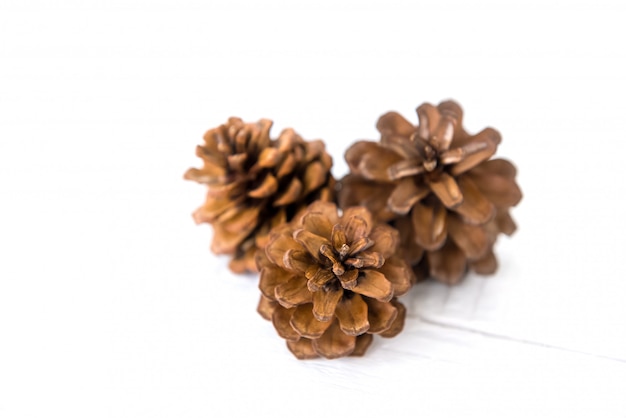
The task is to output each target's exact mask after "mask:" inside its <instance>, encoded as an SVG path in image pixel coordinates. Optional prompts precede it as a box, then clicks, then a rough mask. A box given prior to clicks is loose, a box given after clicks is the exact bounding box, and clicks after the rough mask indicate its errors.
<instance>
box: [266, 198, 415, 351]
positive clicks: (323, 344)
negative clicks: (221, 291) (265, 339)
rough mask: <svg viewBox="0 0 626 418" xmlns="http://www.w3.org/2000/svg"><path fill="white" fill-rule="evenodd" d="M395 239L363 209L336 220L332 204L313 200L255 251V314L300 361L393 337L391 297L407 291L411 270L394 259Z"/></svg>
mask: <svg viewBox="0 0 626 418" xmlns="http://www.w3.org/2000/svg"><path fill="white" fill-rule="evenodd" d="M398 240H399V235H398V232H397V231H396V230H395V229H393V228H392V227H390V226H389V225H386V224H375V223H374V222H373V220H372V216H371V214H370V212H369V211H368V210H367V209H365V208H362V207H353V208H348V209H346V210H345V211H344V212H343V216H339V214H338V213H337V207H336V206H335V204H333V203H328V202H315V203H313V204H312V205H310V206H309V208H308V209H307V210H306V211H305V212H304V213H303V215H302V216H301V217H299V218H298V219H296V220H294V221H293V222H291V223H290V224H285V225H282V226H279V227H277V228H276V229H274V231H273V232H272V234H271V238H270V242H269V244H268V245H267V247H266V248H265V252H262V251H259V253H258V254H257V262H258V265H259V269H260V270H261V278H260V282H259V288H260V289H261V292H262V296H261V301H260V303H259V307H258V311H259V313H260V314H261V315H262V316H263V317H264V318H265V319H268V320H271V321H272V322H273V324H274V327H275V328H276V331H277V332H278V334H279V335H280V336H281V337H282V338H284V339H286V340H287V346H288V347H289V350H291V352H292V353H293V354H294V355H295V356H296V357H297V358H299V359H307V358H314V357H318V356H323V357H326V358H338V357H342V356H347V355H363V354H364V353H365V351H366V350H367V348H368V346H369V344H370V343H371V341H372V334H379V335H381V336H383V337H393V336H395V335H397V334H398V333H399V332H400V331H401V330H402V326H403V324H404V316H405V312H406V311H405V308H404V306H403V305H402V304H401V303H400V302H398V300H397V299H396V298H395V296H400V295H402V294H404V293H406V292H407V291H408V290H409V288H410V287H411V281H412V271H411V268H410V267H409V266H408V264H406V262H405V261H404V260H403V259H402V257H398V256H396V255H395V252H396V247H397V245H398Z"/></svg>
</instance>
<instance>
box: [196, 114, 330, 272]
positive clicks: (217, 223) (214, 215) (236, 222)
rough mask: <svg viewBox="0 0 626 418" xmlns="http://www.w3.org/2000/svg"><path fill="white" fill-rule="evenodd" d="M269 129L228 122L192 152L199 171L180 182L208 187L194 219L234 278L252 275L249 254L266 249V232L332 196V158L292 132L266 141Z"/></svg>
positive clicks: (267, 123) (266, 123)
mask: <svg viewBox="0 0 626 418" xmlns="http://www.w3.org/2000/svg"><path fill="white" fill-rule="evenodd" d="M271 126H272V121H270V120H267V119H261V120H260V121H259V122H257V123H244V122H243V121H242V120H241V119H239V118H230V119H228V122H227V123H226V124H224V125H221V126H219V127H217V128H214V129H211V130H209V131H208V132H207V133H206V134H205V135H204V145H200V146H198V147H197V148H196V154H197V155H198V157H200V158H202V160H203V162H204V166H203V167H202V168H201V169H196V168H191V169H189V170H188V171H187V172H186V173H185V179H188V180H194V181H196V182H198V183H203V184H206V185H207V186H208V193H207V198H206V201H205V203H204V205H203V206H201V207H200V208H198V210H196V212H195V213H194V219H195V221H196V222H197V223H202V222H207V223H210V224H212V226H213V230H214V235H213V242H212V244H211V249H212V251H213V252H214V253H216V254H231V255H233V259H232V260H231V262H230V268H231V270H232V271H234V272H237V273H241V272H244V271H246V270H249V271H254V270H256V263H255V261H254V254H255V252H256V249H257V247H260V248H262V247H263V246H265V245H266V244H267V241H268V237H269V231H270V230H271V229H272V227H274V226H276V225H280V224H282V223H285V222H287V221H289V220H291V219H292V218H293V217H294V216H295V215H296V214H297V213H298V211H300V210H303V209H304V208H306V206H307V205H308V204H309V203H311V202H313V201H315V200H318V199H320V200H333V197H334V185H335V180H334V178H333V177H332V175H331V174H330V168H331V166H332V159H331V157H330V155H328V153H326V150H325V146H324V143H323V142H322V141H321V140H316V141H304V140H303V139H302V138H301V137H300V136H299V135H298V134H296V133H295V132H294V131H293V129H285V130H284V131H283V132H282V133H281V134H280V136H279V137H278V139H276V140H271V139H270V136H269V131H270V128H271Z"/></svg>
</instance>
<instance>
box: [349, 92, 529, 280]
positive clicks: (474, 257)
mask: <svg viewBox="0 0 626 418" xmlns="http://www.w3.org/2000/svg"><path fill="white" fill-rule="evenodd" d="M417 115H418V119H419V125H418V126H417V127H416V126H413V125H412V124H411V123H410V122H408V121H407V120H406V119H405V118H403V117H402V116H401V115H399V114H398V113H395V112H390V113H387V114H385V115H383V116H381V118H380V119H379V120H378V124H377V128H378V130H379V132H380V133H381V141H380V143H375V142H367V141H360V142H357V143H355V144H354V145H353V146H352V147H350V149H348V151H347V152H346V155H345V157H346V161H347V162H348V165H349V167H350V174H349V175H348V176H346V177H345V178H344V179H343V180H342V190H341V192H340V195H339V202H340V206H342V207H348V206H353V205H364V206H366V207H368V208H369V209H370V210H371V211H372V212H373V213H374V215H375V217H376V218H377V219H378V220H381V221H388V222H391V223H392V224H393V225H395V226H396V227H397V228H398V230H400V231H401V241H402V249H403V251H404V254H405V256H406V258H407V260H408V261H409V263H410V264H411V265H413V266H414V268H415V273H416V275H417V276H433V277H435V278H436V279H438V280H441V281H443V282H446V283H449V284H454V283H457V282H458V281H459V280H460V279H461V278H462V277H463V276H464V275H465V273H466V272H467V270H468V269H469V268H471V269H473V270H474V271H475V272H477V273H480V274H491V273H493V272H495V270H496V269H497V262H496V258H495V256H494V253H493V245H494V243H495V241H496V238H497V236H498V235H499V234H500V233H504V234H507V235H510V234H512V233H513V232H514V231H515V229H516V226H515V223H514V222H513V219H512V218H511V216H510V215H509V209H510V208H511V207H512V206H515V205H517V203H519V201H520V199H521V198H522V194H521V191H520V189H519V187H518V186H517V184H516V183H515V176H516V169H515V167H514V166H513V165H512V164H511V163H510V162H508V161H506V160H503V159H494V160H489V159H490V158H491V157H492V156H493V155H494V153H495V152H496V148H497V146H498V144H499V143H500V134H499V133H498V132H497V131H496V130H494V129H492V128H487V129H484V130H483V131H481V132H479V133H478V134H476V135H469V134H468V133H467V132H465V130H464V129H463V127H462V118H463V112H462V110H461V108H460V107H459V105H458V104H456V103H454V102H452V101H447V102H443V103H441V104H439V106H437V107H435V106H433V105H431V104H428V103H427V104H423V105H421V106H419V107H418V108H417Z"/></svg>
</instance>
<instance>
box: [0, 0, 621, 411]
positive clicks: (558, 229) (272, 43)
mask: <svg viewBox="0 0 626 418" xmlns="http://www.w3.org/2000/svg"><path fill="white" fill-rule="evenodd" d="M56 3H57V5H56V6H54V7H52V6H48V5H47V3H46V2H34V1H0V63H1V65H0V202H1V203H0V254H1V258H0V417H2V418H5V417H6V418H17V417H64V418H70V417H132V418H139V417H207V416H208V417H221V416H274V417H286V416H295V417H300V416H304V417H306V416H342V415H343V416H374V413H379V414H385V416H423V417H445V416H464V417H466V416H480V417H487V416H493V417H503V416H506V417H511V416H520V417H528V416H549V417H563V416H567V417H572V416H585V417H587V416H599V417H600V416H601V417H624V416H626V395H625V394H626V304H625V303H624V297H625V295H626V280H625V277H626V268H625V267H624V264H623V251H624V233H625V225H624V217H623V215H622V214H623V211H624V209H623V207H624V205H623V199H622V195H623V192H624V184H623V181H624V180H623V179H624V174H626V173H625V170H624V168H623V167H624V151H626V146H625V143H626V141H625V140H624V136H625V135H626V132H625V129H624V118H625V115H626V105H625V102H624V95H625V94H626V64H625V60H624V59H625V58H626V49H625V48H624V39H626V29H625V27H624V24H623V22H624V19H625V18H626V13H625V10H624V5H623V3H622V2H618V1H615V2H609V1H593V2H592V1H582V0H580V1H570V2H562V1H523V2H522V1H519V2H500V1H498V2H496V1H481V2H461V1H445V2H432V3H430V4H429V3H426V2H409V1H406V2H386V3H384V5H383V3H382V2H381V3H376V2H373V1H360V2H357V1H350V2H343V3H335V2H333V3H330V2H323V1H322V2H312V1H306V2H288V1H273V2H252V1H249V2H245V1H243V0H239V1H225V0H224V1H216V2H201V1H195V2H194V1H181V2H166V1H151V2H149V1H130V2H128V1H124V2H122V1H110V2H96V1H91V2H88V1H78V0H76V1H62V2H56ZM470 3H472V4H470ZM446 98H455V99H456V100H458V101H459V102H460V103H461V104H462V105H463V107H464V108H465V115H466V117H465V123H466V125H467V127H468V129H469V130H471V131H477V130H479V129H481V128H482V127H484V126H487V125H491V126H494V127H496V128H497V129H499V130H500V131H501V133H502V134H503V137H504V142H503V144H502V146H501V147H500V149H499V155H501V156H504V157H506V158H510V159H511V160H513V161H514V162H515V163H516V165H517V166H518V168H519V179H518V180H519V183H520V185H521V186H522V189H523V191H524V194H525V198H524V200H523V201H522V203H521V205H520V206H519V207H518V208H517V209H515V211H514V213H513V215H514V217H515V218H516V220H517V222H518V224H519V226H520V229H519V232H518V233H517V234H516V235H515V236H514V237H513V238H512V239H503V240H502V241H501V242H500V243H499V245H498V252H499V256H500V264H501V267H500V270H499V272H498V274H497V275H496V276H494V277H491V278H488V279H484V278H479V277H473V276H472V277H469V278H468V280H467V281H466V282H464V284H463V285H462V286H459V287H456V288H454V289H449V288H447V287H445V286H442V285H439V284H435V283H432V284H427V285H422V286H419V287H417V288H415V289H414V290H413V291H412V292H411V293H410V294H409V295H407V296H406V297H404V298H403V300H404V301H405V302H406V303H407V305H408V306H409V318H407V322H406V329H405V331H404V333H402V334H401V335H400V336H398V337H397V338H395V339H392V340H383V339H378V340H376V341H375V343H374V344H373V346H372V347H371V348H370V350H369V352H368V354H367V356H366V357H364V358H358V359H356V358H350V359H342V360H335V361H323V360H319V361H317V360H316V361H308V362H299V361H296V360H295V359H294V358H292V356H291V355H290V354H289V353H288V351H287V350H286V348H285V347H284V342H283V341H281V340H280V339H279V338H278V336H277V335H275V332H274V331H273V329H272V326H271V324H270V323H268V322H265V321H263V320H262V319H261V318H260V317H259V316H258V315H257V314H256V312H255V308H256V301H257V298H258V290H257V289H256V283H255V279H254V278H253V277H234V276H231V274H230V273H229V272H228V271H227V269H226V260H225V259H222V258H216V257H214V256H212V255H211V254H210V253H209V252H208V250H207V248H208V245H209V239H210V232H209V231H210V230H209V228H208V227H207V226H201V227H196V226H195V225H194V224H193V222H192V220H191V217H190V213H191V211H192V210H193V209H194V208H195V207H197V206H198V205H199V204H200V203H201V201H202V199H203V197H204V196H203V194H204V191H203V190H202V188H201V187H200V186H198V185H196V184H193V183H190V182H187V183H186V182H183V180H182V174H183V172H184V171H185V169H186V168H188V167H190V166H197V165H198V164H199V161H198V160H197V159H196V158H195V157H194V155H193V152H194V147H195V145H196V144H197V143H199V141H200V140H201V137H202V134H203V133H204V131H205V130H206V129H208V128H210V127H213V126H216V125H218V124H220V123H222V122H223V121H225V120H226V118H227V117H228V116H231V115H238V116H241V117H243V118H244V119H246V120H256V119H257V118H260V117H270V118H273V119H274V120H275V122H276V125H275V127H274V130H273V132H274V134H277V133H278V132H279V131H280V129H282V128H283V127H286V126H293V127H294V128H295V129H296V130H297V131H298V132H300V133H301V134H302V135H303V136H305V137H306V138H309V139H313V138H318V137H319V138H324V139H325V140H326V142H327V144H328V148H329V149H330V151H331V153H332V155H333V156H334V159H335V168H334V173H335V174H336V175H337V176H341V175H342V174H344V173H345V172H346V165H345V163H344V162H343V158H342V155H343V151H344V150H345V149H346V148H347V146H348V145H349V144H350V143H351V142H352V141H354V140H356V139H362V138H370V139H376V131H375V129H374V124H375V122H376V119H377V117H378V116H379V115H380V114H382V113H384V112H385V111H387V110H391V109H395V110H397V111H399V112H401V113H403V114H405V115H406V116H407V117H408V118H410V119H412V120H415V116H414V108H415V107H416V106H417V105H418V104H419V103H421V102H423V101H430V102H438V101H440V100H443V99H446ZM358 413H363V414H362V415H357V414H358Z"/></svg>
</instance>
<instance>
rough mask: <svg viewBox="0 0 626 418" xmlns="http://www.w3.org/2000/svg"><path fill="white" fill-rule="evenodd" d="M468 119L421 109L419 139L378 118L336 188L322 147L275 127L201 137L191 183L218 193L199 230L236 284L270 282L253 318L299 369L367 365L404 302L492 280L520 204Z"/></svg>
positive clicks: (250, 126)
mask: <svg viewBox="0 0 626 418" xmlns="http://www.w3.org/2000/svg"><path fill="white" fill-rule="evenodd" d="M462 117H463V112H462V110H461V108H460V106H459V105H458V104H456V103H455V102H452V101H446V102H442V103H440V104H439V105H438V106H433V105H431V104H428V103H426V104H422V105H421V106H419V107H418V108H417V118H418V124H417V126H414V125H413V124H412V123H411V122H409V121H407V120H406V119H405V118H404V117H402V116H401V115H400V114H398V113H396V112H389V113H387V114H385V115H383V116H381V117H380V119H379V120H378V123H377V125H376V127H377V128H378V131H379V132H380V135H381V138H380V141H379V142H371V141H359V142H356V143H355V144H353V145H352V146H351V147H350V148H349V149H348V150H347V152H346V154H345V158H346V161H347V163H348V166H349V167H350V173H349V174H348V175H347V176H345V177H344V178H343V179H341V180H340V181H338V182H337V181H335V179H334V178H333V176H332V174H331V171H330V170H331V167H332V158H331V156H330V155H329V154H328V153H327V152H326V149H325V146H324V142H323V141H321V140H316V141H306V140H304V139H303V138H302V137H300V135H298V134H297V133H296V132H295V131H294V130H293V129H285V130H283V132H281V133H280V135H279V136H278V138H276V139H272V138H271V137H270V128H271V126H272V122H271V121H270V120H267V119H262V120H260V121H258V122H256V123H245V122H243V121H242V120H241V119H239V118H230V119H229V120H228V122H227V123H226V124H224V125H221V126H219V127H217V128H214V129H211V130H209V131H208V132H207V133H206V134H205V135H204V144H203V145H200V146H198V147H197V149H196V154H197V155H198V157H200V158H201V159H202V160H203V167H202V168H199V169H196V168H192V169H189V170H188V171H187V172H186V174H185V178H186V179H189V180H194V181H196V182H198V183H203V184H206V185H207V186H208V191H207V197H206V201H205V202H204V204H203V205H202V206H201V207H200V208H198V209H197V210H196V212H195V213H194V219H195V221H196V222H197V223H202V222H206V223H209V224H211V225H212V226H213V242H212V244H211V249H212V251H213V252H214V253H216V254H227V255H230V256H231V259H230V265H229V266H230V269H231V270H232V271H233V272H236V273H243V272H257V271H258V272H260V279H259V289H260V290H261V298H260V302H259V305H258V309H257V310H258V312H259V313H260V314H261V316H263V318H265V319H268V320H270V321H272V323H273V325H274V327H275V328H276V331H277V333H278V335H279V336H281V337H282V338H284V339H285V340H286V341H287V347H288V348H289V350H290V351H291V352H292V353H293V354H294V355H295V356H296V357H297V358H299V359H309V358H316V357H319V356H322V357H325V358H329V359H332V358H338V357H343V356H360V355H363V354H364V353H365V351H366V350H367V348H368V346H369V345H370V343H371V342H372V339H373V334H377V335H380V336H382V337H393V336H395V335H397V334H398V333H399V332H400V331H401V330H402V328H403V325H404V319H405V315H406V309H405V307H404V305H402V303H401V302H400V301H399V300H398V296H401V295H404V294H405V293H407V292H408V291H409V289H410V288H411V286H412V285H413V284H415V283H417V282H418V281H420V280H425V279H428V278H433V279H436V280H440V281H442V282H444V283H447V284H450V285H452V284H455V283H458V282H459V281H460V280H461V279H462V278H463V277H464V276H465V274H466V273H467V272H468V271H469V270H472V271H474V272H476V273H478V274H492V273H494V272H495V271H496V269H497V261H496V257H495V255H494V253H493V247H494V244H495V242H496V239H497V237H498V235H499V234H500V233H504V234H507V235H511V234H512V233H513V232H514V231H515V228H516V226H515V223H514V221H513V219H512V218H511V216H510V214H509V209H510V208H511V207H513V206H515V205H517V204H518V203H519V201H520V200H521V198H522V194H521V191H520V189H519V187H518V185H517V184H516V182H515V176H516V169H515V167H514V166H513V165H512V164H511V163H510V162H508V161H506V160H503V159H491V158H492V156H493V155H494V154H495V152H496V149H497V147H498V144H499V143H500V134H499V133H498V132H497V131H496V130H494V129H492V128H486V129H484V130H483V131H481V132H479V133H478V134H476V135H470V134H468V133H467V132H466V131H465V130H464V129H463V125H462Z"/></svg>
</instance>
